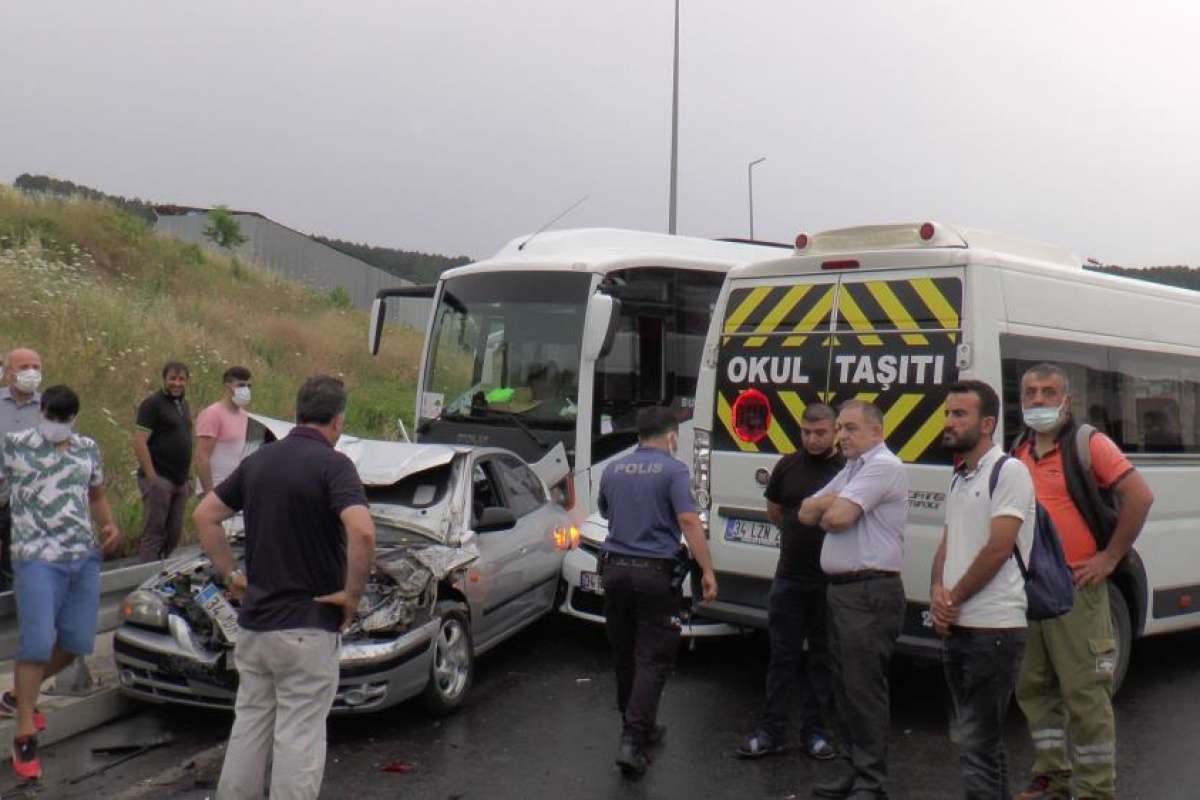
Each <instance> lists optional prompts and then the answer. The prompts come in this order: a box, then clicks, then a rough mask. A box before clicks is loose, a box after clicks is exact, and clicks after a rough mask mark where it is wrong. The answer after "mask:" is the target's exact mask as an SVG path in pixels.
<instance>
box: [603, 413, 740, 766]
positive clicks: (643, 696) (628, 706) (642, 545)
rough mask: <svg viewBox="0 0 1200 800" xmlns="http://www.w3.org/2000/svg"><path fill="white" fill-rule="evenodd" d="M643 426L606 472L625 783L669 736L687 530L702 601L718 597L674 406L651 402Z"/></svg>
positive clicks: (609, 602) (606, 578)
mask: <svg viewBox="0 0 1200 800" xmlns="http://www.w3.org/2000/svg"><path fill="white" fill-rule="evenodd" d="M637 430H638V447H637V449H636V450H634V451H633V452H632V453H631V454H629V455H627V456H625V457H624V458H622V459H619V460H618V461H615V462H613V463H612V464H609V465H608V466H607V467H605V469H604V475H603V477H602V478H601V479H600V502H599V506H600V513H601V514H603V515H604V517H605V518H606V519H607V520H608V529H609V533H608V538H607V539H605V541H604V553H603V554H602V556H601V561H600V566H601V577H602V580H603V582H604V616H605V618H606V628H607V631H608V641H609V643H610V644H611V645H612V649H613V661H614V664H615V667H616V673H617V708H618V709H619V710H620V712H621V716H622V726H621V743H620V749H619V750H618V752H617V758H616V763H617V765H618V766H619V767H620V768H621V771H622V773H623V774H625V775H626V776H628V777H636V776H638V775H641V774H642V773H644V772H645V771H646V767H647V765H648V764H649V758H648V757H647V752H646V751H647V748H649V747H650V746H652V745H655V744H657V743H658V742H659V741H660V740H661V739H662V736H663V732H664V730H665V728H664V726H662V725H659V724H658V722H657V718H658V701H659V698H660V697H661V696H662V691H663V687H664V686H665V685H666V681H667V673H668V672H669V671H670V670H671V667H672V666H673V665H674V663H675V652H676V650H677V649H678V647H679V634H680V621H679V617H678V614H679V603H680V589H679V586H680V583H679V582H678V581H676V580H674V576H675V574H676V573H675V566H676V559H677V556H678V555H679V549H680V541H679V539H680V534H681V533H682V535H683V537H684V538H685V539H687V543H688V547H689V548H690V550H691V555H692V558H694V559H695V560H696V562H697V563H698V564H699V565H700V569H701V571H702V575H703V577H702V579H701V584H702V590H703V596H704V600H705V602H711V601H713V600H715V599H716V597H717V577H716V574H715V573H714V572H713V568H712V558H711V556H710V555H709V551H708V541H707V540H706V539H705V538H704V529H703V527H701V524H700V515H699V512H698V508H697V506H696V501H695V500H694V499H693V498H692V491H691V478H690V477H689V476H688V468H687V465H685V464H684V463H683V462H682V461H679V460H678V459H676V458H675V457H674V454H675V451H676V448H677V447H678V444H679V422H678V420H677V419H676V418H675V414H674V413H673V412H672V411H671V410H670V409H669V408H663V407H661V406H650V407H648V408H644V409H642V410H641V411H640V412H639V413H638V417H637Z"/></svg>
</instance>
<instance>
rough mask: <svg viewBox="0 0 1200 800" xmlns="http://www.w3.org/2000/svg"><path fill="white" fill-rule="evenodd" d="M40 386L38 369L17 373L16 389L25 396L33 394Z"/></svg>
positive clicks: (40, 373) (40, 378) (40, 372)
mask: <svg viewBox="0 0 1200 800" xmlns="http://www.w3.org/2000/svg"><path fill="white" fill-rule="evenodd" d="M41 385H42V371H41V370H40V369H23V370H21V371H20V372H18V373H17V388H18V389H20V390H21V391H22V392H24V393H25V394H33V393H34V392H36V391H37V390H38V387H39V386H41Z"/></svg>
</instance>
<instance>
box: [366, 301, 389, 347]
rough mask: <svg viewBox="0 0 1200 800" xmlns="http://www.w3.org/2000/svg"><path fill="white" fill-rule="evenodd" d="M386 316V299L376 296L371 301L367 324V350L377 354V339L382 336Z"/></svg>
mask: <svg viewBox="0 0 1200 800" xmlns="http://www.w3.org/2000/svg"><path fill="white" fill-rule="evenodd" d="M385 317H387V301H386V300H384V299H383V298H382V297H376V298H375V302H373V303H371V320H370V324H369V325H368V326H367V351H368V352H369V353H370V354H371V355H373V356H375V355H379V339H380V337H382V336H383V320H384V318H385Z"/></svg>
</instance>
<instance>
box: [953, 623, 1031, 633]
mask: <svg viewBox="0 0 1200 800" xmlns="http://www.w3.org/2000/svg"><path fill="white" fill-rule="evenodd" d="M1026 630H1027V628H972V627H971V626H970V625H951V626H950V635H951V636H954V635H956V634H957V635H960V636H980V635H983V636H991V635H995V634H1001V633H1024V632H1025V631H1026Z"/></svg>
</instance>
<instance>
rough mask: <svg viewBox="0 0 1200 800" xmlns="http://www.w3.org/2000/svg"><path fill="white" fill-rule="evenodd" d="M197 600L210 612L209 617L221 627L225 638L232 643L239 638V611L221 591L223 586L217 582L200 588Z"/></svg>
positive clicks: (205, 610)
mask: <svg viewBox="0 0 1200 800" xmlns="http://www.w3.org/2000/svg"><path fill="white" fill-rule="evenodd" d="M196 600H197V602H199V603H200V607H201V608H203V609H204V613H205V614H208V618H209V619H211V620H212V621H213V622H215V623H216V625H217V627H218V628H220V629H221V633H222V634H223V635H224V636H225V640H226V641H227V642H229V643H230V644H233V643H235V642H237V640H238V621H237V611H236V610H235V609H234V607H233V606H231V605H230V604H229V601H228V600H226V599H225V594H224V593H223V592H222V591H221V587H219V586H217V585H216V584H215V583H210V584H208V585H207V586H205V587H204V588H203V589H201V590H200V594H198V595H196Z"/></svg>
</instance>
